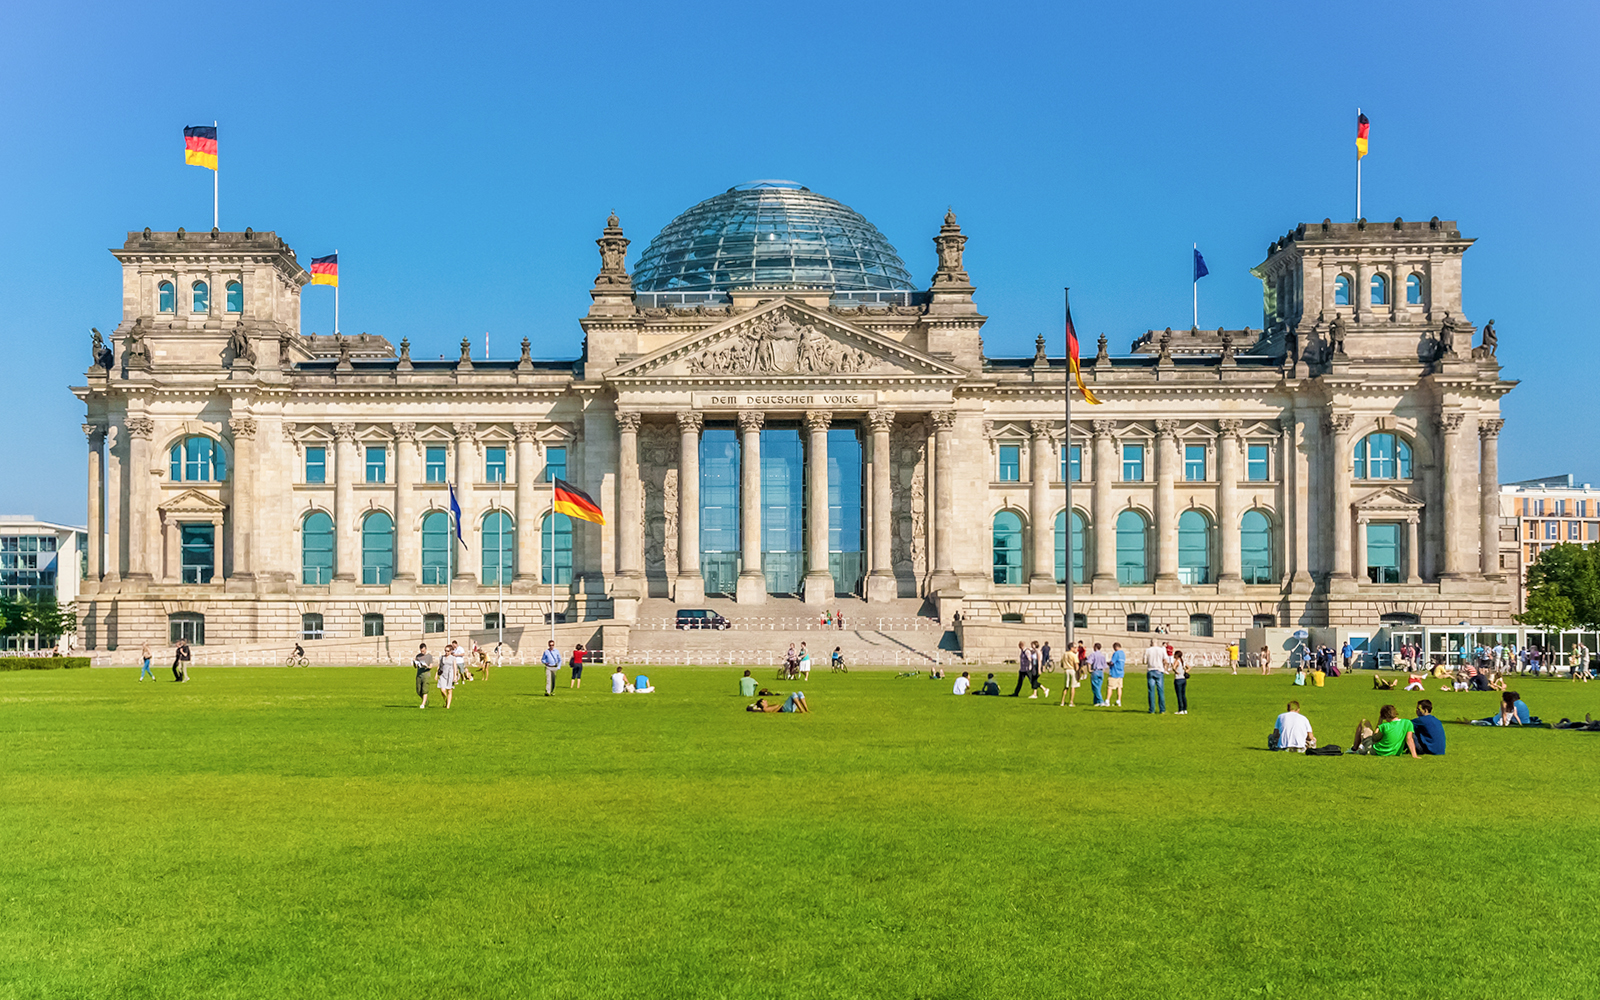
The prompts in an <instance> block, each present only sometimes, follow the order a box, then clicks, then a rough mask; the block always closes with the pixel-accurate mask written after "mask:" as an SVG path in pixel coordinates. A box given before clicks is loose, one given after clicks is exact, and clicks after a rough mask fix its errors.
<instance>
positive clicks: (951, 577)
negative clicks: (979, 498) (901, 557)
mask: <svg viewBox="0 0 1600 1000" xmlns="http://www.w3.org/2000/svg"><path fill="white" fill-rule="evenodd" d="M933 427H934V447H933V461H934V465H933V505H932V511H931V513H932V514H933V516H934V522H933V578H932V579H931V580H929V581H928V590H929V591H930V592H932V593H938V592H939V591H951V592H953V593H952V596H960V593H961V584H960V581H958V580H957V579H956V573H955V559H954V558H953V556H954V555H955V553H954V552H952V551H951V537H952V535H953V534H954V533H953V532H952V531H951V530H950V522H951V520H952V519H953V518H954V516H955V514H954V511H953V509H952V508H953V507H954V505H955V497H956V486H955V464H956V460H955V456H954V455H953V454H952V452H954V450H955V437H956V414H955V411H954V410H935V411H933Z"/></svg>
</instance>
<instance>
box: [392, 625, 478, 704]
mask: <svg viewBox="0 0 1600 1000" xmlns="http://www.w3.org/2000/svg"><path fill="white" fill-rule="evenodd" d="M496 652H497V653H498V652H499V651H498V650H496ZM470 658H471V659H476V660H477V661H478V669H479V670H480V671H481V672H482V673H483V679H484V680H488V679H489V656H488V654H487V653H485V652H484V651H483V648H482V647H481V646H477V645H474V646H473V647H472V650H471V653H470ZM497 659H498V656H497ZM468 660H469V653H468V650H467V647H465V646H463V645H462V644H461V643H459V642H455V641H453V640H452V641H451V642H448V643H446V644H445V647H444V651H443V652H442V653H440V654H439V660H438V666H437V669H436V668H435V666H434V658H433V654H431V653H429V652H428V644H427V643H425V642H424V643H422V644H420V645H419V646H417V655H416V656H414V657H412V659H411V667H412V669H413V670H414V671H415V672H416V682H417V697H418V698H420V699H422V704H420V705H418V706H417V707H418V708H427V707H428V675H429V674H433V677H434V686H435V687H437V688H438V689H439V693H440V694H441V695H443V696H444V707H445V708H449V707H450V706H451V705H453V704H454V703H455V692H456V685H457V684H460V683H462V682H464V681H471V680H476V679H477V678H476V677H474V676H473V675H472V667H471V666H470V665H469V663H468Z"/></svg>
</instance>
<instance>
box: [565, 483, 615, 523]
mask: <svg viewBox="0 0 1600 1000" xmlns="http://www.w3.org/2000/svg"><path fill="white" fill-rule="evenodd" d="M555 485H556V497H555V505H554V506H555V510H556V513H558V514H565V515H567V516H568V517H575V518H577V519H578V520H580V521H593V522H594V523H595V524H605V523H606V516H605V515H604V514H602V513H601V512H600V505H599V504H597V503H595V502H594V501H593V500H591V499H589V494H587V493H585V492H583V491H582V490H580V489H578V488H577V487H576V486H574V485H572V484H571V483H569V482H567V481H566V480H565V479H557V480H556V484H555Z"/></svg>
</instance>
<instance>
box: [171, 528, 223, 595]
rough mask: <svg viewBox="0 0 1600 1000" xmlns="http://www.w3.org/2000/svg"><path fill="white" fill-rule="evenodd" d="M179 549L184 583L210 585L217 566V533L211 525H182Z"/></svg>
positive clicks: (179, 534) (179, 532) (179, 531)
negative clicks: (213, 571)
mask: <svg viewBox="0 0 1600 1000" xmlns="http://www.w3.org/2000/svg"><path fill="white" fill-rule="evenodd" d="M178 547H179V549H180V563H181V568H182V573H183V582H184V583H210V582H211V574H212V570H213V569H214V568H215V566H216V531H215V530H214V529H213V526H212V525H209V524H180V525H179V526H178Z"/></svg>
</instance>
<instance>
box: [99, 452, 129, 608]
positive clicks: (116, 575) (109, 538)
mask: <svg viewBox="0 0 1600 1000" xmlns="http://www.w3.org/2000/svg"><path fill="white" fill-rule="evenodd" d="M127 437H128V432H127V428H126V427H124V428H122V429H120V430H119V429H118V428H117V427H116V426H115V425H114V424H108V425H107V427H106V494H105V496H106V518H105V521H106V544H105V560H104V562H103V563H102V564H101V567H102V571H103V573H102V576H101V578H100V584H101V586H102V587H103V588H106V589H110V590H115V589H116V587H117V586H118V584H119V583H120V582H121V580H122V566H123V563H122V550H123V544H122V543H123V542H124V541H125V540H126V539H127V537H128V532H127V524H126V523H125V522H124V521H123V517H124V514H125V512H126V510H127V506H126V505H125V504H124V503H123V500H122V489H123V486H124V484H125V483H126V482H127V479H128V470H127V466H126V464H125V463H124V462H123V459H122V453H123V452H124V451H125V442H126V440H127Z"/></svg>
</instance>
